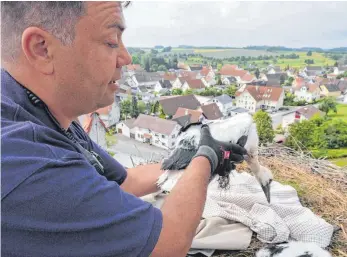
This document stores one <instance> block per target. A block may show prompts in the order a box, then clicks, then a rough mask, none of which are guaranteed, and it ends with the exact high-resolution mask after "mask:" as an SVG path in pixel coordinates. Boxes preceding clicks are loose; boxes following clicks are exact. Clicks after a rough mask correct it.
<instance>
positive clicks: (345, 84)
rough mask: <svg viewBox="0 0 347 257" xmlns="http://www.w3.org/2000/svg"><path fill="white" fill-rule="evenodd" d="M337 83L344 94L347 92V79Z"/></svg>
mask: <svg viewBox="0 0 347 257" xmlns="http://www.w3.org/2000/svg"><path fill="white" fill-rule="evenodd" d="M337 85H338V87H339V89H340V91H341V93H342V94H347V80H340V81H339V82H338V84H337Z"/></svg>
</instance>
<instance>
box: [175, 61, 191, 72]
mask: <svg viewBox="0 0 347 257" xmlns="http://www.w3.org/2000/svg"><path fill="white" fill-rule="evenodd" d="M177 69H179V70H187V71H190V67H189V65H188V64H185V63H183V62H179V63H177Z"/></svg>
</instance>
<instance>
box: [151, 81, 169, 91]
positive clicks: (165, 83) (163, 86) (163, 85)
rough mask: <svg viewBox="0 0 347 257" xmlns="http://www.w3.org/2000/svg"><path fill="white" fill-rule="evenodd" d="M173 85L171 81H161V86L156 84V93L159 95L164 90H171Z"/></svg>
mask: <svg viewBox="0 0 347 257" xmlns="http://www.w3.org/2000/svg"><path fill="white" fill-rule="evenodd" d="M171 88H172V84H171V82H170V80H159V84H156V85H155V87H154V91H155V92H157V93H159V92H160V91H161V90H163V89H167V90H171Z"/></svg>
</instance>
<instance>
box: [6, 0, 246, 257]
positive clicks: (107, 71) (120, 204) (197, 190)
mask: <svg viewBox="0 0 347 257" xmlns="http://www.w3.org/2000/svg"><path fill="white" fill-rule="evenodd" d="M1 5H2V12H1V26H2V27H1V30H2V31H1V33H2V42H1V47H2V49H1V51H2V67H3V70H2V71H1V96H2V103H1V115H2V117H1V126H2V135H1V140H2V156H1V164H2V172H1V178H2V191H1V202H2V247H1V249H2V256H45V257H49V256H98V257H99V256H149V255H150V254H151V256H166V257H167V256H185V254H186V253H187V251H188V250H189V248H190V245H191V242H192V239H193V237H194V235H195V230H196V227H197V225H198V223H199V221H200V218H201V214H202V210H203V206H204V202H205V197H206V190H207V184H208V181H209V179H210V177H211V175H213V174H214V173H215V172H216V170H217V169H218V168H219V167H221V164H222V163H223V162H224V161H225V160H223V159H222V154H223V152H222V150H221V149H220V145H219V144H218V143H217V142H216V141H214V140H213V139H212V137H211V136H210V134H209V130H208V128H206V127H205V128H203V129H202V140H201V142H200V148H199V151H198V153H197V155H196V156H195V158H194V159H193V161H192V162H191V164H190V165H189V167H188V168H187V170H186V171H185V174H184V175H183V176H182V178H181V180H180V181H179V183H178V184H177V186H176V187H175V189H174V190H173V191H172V193H171V194H170V195H169V196H168V197H167V200H166V201H165V203H164V205H163V207H162V209H161V210H159V209H156V208H154V207H153V206H152V205H150V204H149V203H146V202H144V201H142V200H140V199H139V198H137V196H143V195H145V194H148V193H152V192H155V191H156V190H157V188H156V186H155V181H156V180H157V179H158V177H159V175H160V174H162V171H161V170H160V165H159V164H158V165H145V166H140V167H137V168H134V169H129V170H125V169H124V168H123V167H122V166H121V165H120V164H119V163H118V162H116V161H115V160H114V159H113V158H111V157H110V156H109V155H108V154H107V153H106V152H105V151H103V150H102V149H100V147H98V146H97V145H96V144H95V143H94V142H92V141H91V140H90V138H89V137H88V136H87V134H86V133H85V132H84V131H83V129H82V128H81V127H80V126H79V125H78V124H77V123H76V122H73V121H74V120H75V119H76V118H77V117H78V116H79V115H82V114H85V113H89V112H92V111H94V110H96V109H98V108H101V107H104V106H108V105H110V104H111V103H112V102H113V101H114V93H115V92H116V90H117V88H118V86H117V84H116V83H115V81H117V80H118V79H120V77H121V68H122V66H124V65H127V64H130V63H131V56H130V55H129V53H128V52H127V50H126V48H125V46H124V44H123V42H122V33H123V31H124V29H125V24H124V18H123V13H122V8H123V7H122V4H121V3H119V2H48V1H47V2H45V1H43V2H2V3H1ZM229 150H233V151H234V153H233V154H231V157H230V158H233V159H234V160H241V159H242V158H243V157H242V154H244V153H245V151H244V149H243V148H241V147H238V146H236V145H230V149H229ZM94 153H95V154H94ZM97 156H99V158H98V157H97ZM227 161H229V160H227Z"/></svg>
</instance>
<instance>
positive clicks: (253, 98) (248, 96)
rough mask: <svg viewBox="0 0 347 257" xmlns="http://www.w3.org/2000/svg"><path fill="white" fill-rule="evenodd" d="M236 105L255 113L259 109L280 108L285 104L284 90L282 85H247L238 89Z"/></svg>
mask: <svg viewBox="0 0 347 257" xmlns="http://www.w3.org/2000/svg"><path fill="white" fill-rule="evenodd" d="M235 96H236V106H237V107H242V108H245V109H248V110H250V112H252V113H254V112H256V111H257V110H258V109H263V110H267V109H270V110H278V109H279V108H280V107H282V106H283V100H284V90H283V88H280V87H267V86H251V85H247V86H244V87H242V88H240V89H239V90H238V91H236V94H235Z"/></svg>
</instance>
